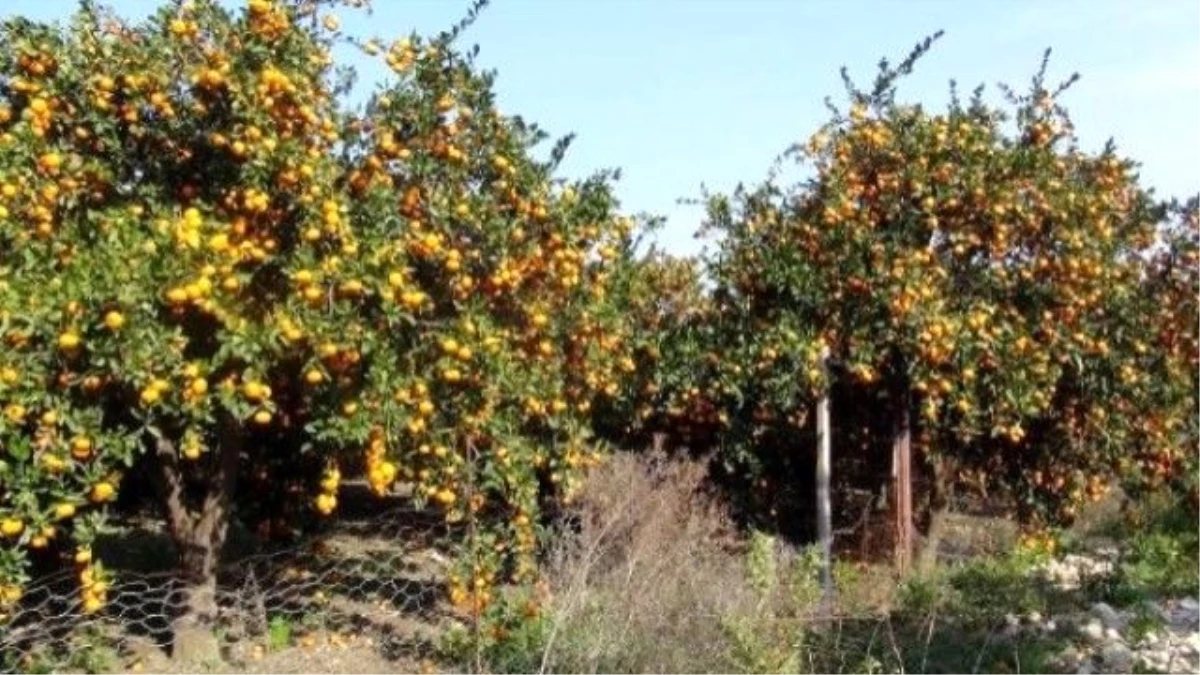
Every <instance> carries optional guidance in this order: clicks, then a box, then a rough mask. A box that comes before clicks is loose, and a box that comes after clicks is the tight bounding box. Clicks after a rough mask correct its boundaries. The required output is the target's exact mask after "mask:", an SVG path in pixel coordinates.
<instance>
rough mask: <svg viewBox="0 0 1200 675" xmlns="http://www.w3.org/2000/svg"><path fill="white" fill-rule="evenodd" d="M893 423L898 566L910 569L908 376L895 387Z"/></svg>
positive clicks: (910, 464)
mask: <svg viewBox="0 0 1200 675" xmlns="http://www.w3.org/2000/svg"><path fill="white" fill-rule="evenodd" d="M895 393H896V395H895V401H894V413H893V425H892V484H893V490H892V495H893V503H892V508H893V512H894V515H895V525H894V530H895V534H896V536H895V555H896V569H897V571H898V572H900V573H901V574H903V573H905V572H907V571H908V568H909V565H910V563H911V560H912V550H913V538H914V537H913V514H912V424H911V422H910V417H909V407H910V406H909V404H910V402H911V395H910V392H909V389H908V381H907V378H903V381H902V383H901V384H899V385H898V386H897V387H896V388H895Z"/></svg>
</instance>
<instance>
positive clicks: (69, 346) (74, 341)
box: [58, 331, 83, 352]
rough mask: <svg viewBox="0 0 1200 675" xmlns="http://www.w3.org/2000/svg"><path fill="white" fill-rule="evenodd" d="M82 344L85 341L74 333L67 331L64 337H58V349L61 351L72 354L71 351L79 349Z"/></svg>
mask: <svg viewBox="0 0 1200 675" xmlns="http://www.w3.org/2000/svg"><path fill="white" fill-rule="evenodd" d="M82 343H83V340H82V339H81V338H80V337H79V335H78V334H77V333H74V332H72V331H67V332H65V333H63V334H62V335H59V336H58V347H59V349H62V350H63V351H65V352H70V351H74V350H76V349H79V345H81V344H82Z"/></svg>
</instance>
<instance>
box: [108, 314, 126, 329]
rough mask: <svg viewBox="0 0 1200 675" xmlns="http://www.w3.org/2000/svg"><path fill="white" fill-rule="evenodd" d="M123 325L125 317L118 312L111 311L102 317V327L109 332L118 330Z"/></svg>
mask: <svg viewBox="0 0 1200 675" xmlns="http://www.w3.org/2000/svg"><path fill="white" fill-rule="evenodd" d="M124 325H125V317H124V316H123V315H122V314H121V313H120V312H117V311H111V312H108V313H107V314H105V315H104V326H105V327H106V328H108V329H109V330H120V329H121V326H124Z"/></svg>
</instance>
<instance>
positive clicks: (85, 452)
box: [71, 436, 92, 462]
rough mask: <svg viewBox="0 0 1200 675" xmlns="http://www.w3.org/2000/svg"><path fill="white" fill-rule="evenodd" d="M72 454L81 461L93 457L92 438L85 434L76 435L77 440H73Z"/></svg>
mask: <svg viewBox="0 0 1200 675" xmlns="http://www.w3.org/2000/svg"><path fill="white" fill-rule="evenodd" d="M71 456H72V457H74V458H75V459H77V460H79V461H81V462H82V461H84V460H86V459H87V458H89V457H91V456H92V442H91V440H89V439H87V438H85V437H83V436H79V437H76V438H75V440H73V441H71Z"/></svg>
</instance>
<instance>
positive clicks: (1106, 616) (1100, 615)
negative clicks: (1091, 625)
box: [1092, 602, 1125, 628]
mask: <svg viewBox="0 0 1200 675" xmlns="http://www.w3.org/2000/svg"><path fill="white" fill-rule="evenodd" d="M1092 616H1094V617H1096V618H1097V619H1100V623H1102V624H1104V627H1105V628H1121V627H1123V626H1124V625H1125V621H1124V620H1123V617H1122V616H1121V614H1120V612H1118V611H1117V610H1115V609H1113V608H1112V605H1109V604H1108V603H1107V602H1097V603H1096V604H1094V605H1092Z"/></svg>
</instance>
